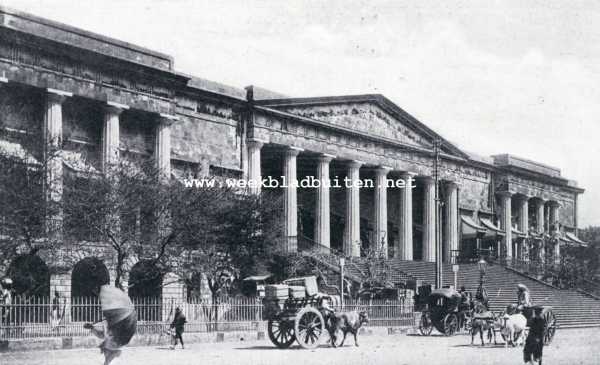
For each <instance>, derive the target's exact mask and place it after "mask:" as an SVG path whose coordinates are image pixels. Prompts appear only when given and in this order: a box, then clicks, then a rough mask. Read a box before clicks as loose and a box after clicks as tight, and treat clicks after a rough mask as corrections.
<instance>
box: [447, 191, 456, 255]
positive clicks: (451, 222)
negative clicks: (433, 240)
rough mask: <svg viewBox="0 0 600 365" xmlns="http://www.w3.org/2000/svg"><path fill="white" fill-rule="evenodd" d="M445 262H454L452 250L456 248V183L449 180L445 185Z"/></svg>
mask: <svg viewBox="0 0 600 365" xmlns="http://www.w3.org/2000/svg"><path fill="white" fill-rule="evenodd" d="M445 207H446V218H447V220H446V227H445V228H446V232H445V233H446V234H445V236H446V246H445V247H444V249H445V254H444V256H445V257H446V260H445V261H446V262H450V263H454V262H453V261H452V260H453V258H452V257H453V256H452V255H453V252H456V250H458V185H457V184H456V183H455V182H450V183H448V184H447V185H446V203H445Z"/></svg>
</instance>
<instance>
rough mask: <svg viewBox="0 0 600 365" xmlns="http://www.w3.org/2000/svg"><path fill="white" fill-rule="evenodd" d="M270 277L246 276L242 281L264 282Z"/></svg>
mask: <svg viewBox="0 0 600 365" xmlns="http://www.w3.org/2000/svg"><path fill="white" fill-rule="evenodd" d="M270 277H271V275H270V274H269V275H254V276H248V277H247V278H244V279H243V281H264V280H267V279H268V278H270Z"/></svg>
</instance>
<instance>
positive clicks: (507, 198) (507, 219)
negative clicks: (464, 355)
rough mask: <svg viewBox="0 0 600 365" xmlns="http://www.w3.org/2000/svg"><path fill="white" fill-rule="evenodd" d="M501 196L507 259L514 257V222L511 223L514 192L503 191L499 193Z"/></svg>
mask: <svg viewBox="0 0 600 365" xmlns="http://www.w3.org/2000/svg"><path fill="white" fill-rule="evenodd" d="M498 195H499V196H500V209H501V210H502V219H501V222H502V229H504V238H503V244H504V249H505V252H506V259H507V260H508V259H510V258H512V223H511V197H512V193H511V192H509V191H503V192H501V193H498Z"/></svg>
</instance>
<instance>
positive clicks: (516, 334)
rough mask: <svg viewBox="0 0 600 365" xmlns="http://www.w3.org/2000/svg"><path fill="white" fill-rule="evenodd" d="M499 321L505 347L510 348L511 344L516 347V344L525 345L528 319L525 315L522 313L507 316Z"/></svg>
mask: <svg viewBox="0 0 600 365" xmlns="http://www.w3.org/2000/svg"><path fill="white" fill-rule="evenodd" d="M498 321H499V322H500V323H499V324H500V334H501V335H502V337H503V338H504V342H505V345H504V347H508V344H509V343H510V344H511V345H512V346H515V344H516V345H523V340H524V338H525V329H526V328H527V318H525V316H524V315H522V314H520V313H518V314H512V315H508V314H505V315H504V316H502V317H501V318H499V319H498Z"/></svg>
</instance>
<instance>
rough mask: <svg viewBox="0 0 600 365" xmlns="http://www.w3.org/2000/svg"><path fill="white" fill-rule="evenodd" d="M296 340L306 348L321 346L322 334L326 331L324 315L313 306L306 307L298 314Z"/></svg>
mask: <svg viewBox="0 0 600 365" xmlns="http://www.w3.org/2000/svg"><path fill="white" fill-rule="evenodd" d="M294 322H295V323H294V330H295V332H294V333H295V334H296V341H298V344H300V346H302V347H304V348H305V349H314V348H315V347H317V346H319V343H320V339H321V335H322V334H323V332H324V331H325V321H324V320H323V316H322V315H321V313H319V311H318V310H316V309H315V308H313V307H304V308H302V309H301V310H300V312H298V314H296V320H295V321H294Z"/></svg>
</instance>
